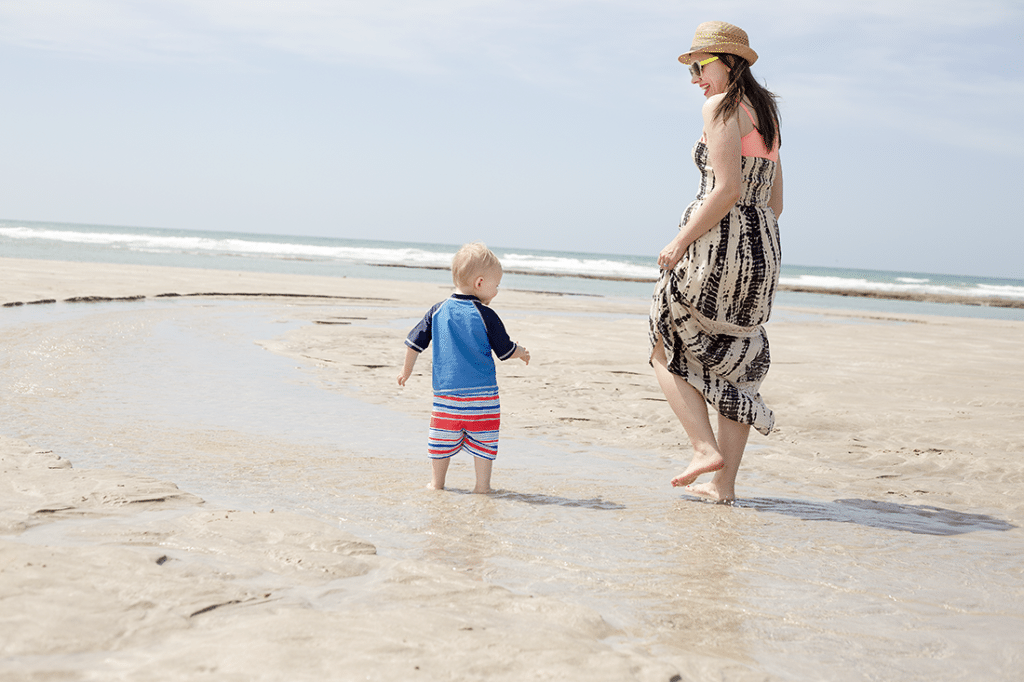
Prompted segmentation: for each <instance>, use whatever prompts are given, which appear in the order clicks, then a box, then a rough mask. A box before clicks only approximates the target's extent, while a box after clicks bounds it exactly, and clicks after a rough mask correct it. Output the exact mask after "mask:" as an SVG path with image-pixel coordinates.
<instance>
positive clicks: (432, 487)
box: [427, 481, 444, 490]
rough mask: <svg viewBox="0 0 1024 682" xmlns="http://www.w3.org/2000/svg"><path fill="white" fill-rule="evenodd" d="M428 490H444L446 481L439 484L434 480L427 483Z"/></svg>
mask: <svg viewBox="0 0 1024 682" xmlns="http://www.w3.org/2000/svg"><path fill="white" fill-rule="evenodd" d="M427 490H444V483H442V484H441V485H438V484H437V483H435V482H434V481H431V482H430V483H428V484H427Z"/></svg>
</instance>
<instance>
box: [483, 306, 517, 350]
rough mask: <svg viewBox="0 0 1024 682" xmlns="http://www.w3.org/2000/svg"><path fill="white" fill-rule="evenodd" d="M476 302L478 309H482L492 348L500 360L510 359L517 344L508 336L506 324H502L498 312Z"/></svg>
mask: <svg viewBox="0 0 1024 682" xmlns="http://www.w3.org/2000/svg"><path fill="white" fill-rule="evenodd" d="M474 303H475V304H476V309H477V310H478V311H480V317H482V318H483V321H484V327H486V328H487V340H488V341H489V342H490V344H491V350H492V351H494V354H495V355H497V356H498V359H499V360H508V359H509V358H510V357H512V354H513V353H515V352H516V348H517V345H516V343H515V341H513V340H512V339H510V338H508V332H506V331H505V325H504V324H502V322H501V318H500V317H498V313H496V312H494V311H493V310H491V309H490V308H488V307H487V306H485V305H484V304H483V303H481V302H480V301H474Z"/></svg>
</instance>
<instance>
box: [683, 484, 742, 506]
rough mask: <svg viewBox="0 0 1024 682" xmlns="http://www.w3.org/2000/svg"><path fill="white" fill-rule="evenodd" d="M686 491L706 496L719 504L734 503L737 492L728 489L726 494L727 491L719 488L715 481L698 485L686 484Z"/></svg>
mask: <svg viewBox="0 0 1024 682" xmlns="http://www.w3.org/2000/svg"><path fill="white" fill-rule="evenodd" d="M686 491H687V492H690V493H693V494H694V495H698V496H700V497H706V498H708V499H709V500H713V501H715V502H717V503H718V504H732V503H733V502H735V501H736V493H734V492H732V491H728V494H726V491H724V490H719V488H718V486H717V485H715V482H714V481H709V482H707V483H700V484H698V485H688V486H686Z"/></svg>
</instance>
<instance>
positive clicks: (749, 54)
mask: <svg viewBox="0 0 1024 682" xmlns="http://www.w3.org/2000/svg"><path fill="white" fill-rule="evenodd" d="M698 52H707V53H709V54H722V53H725V54H734V55H736V56H737V57H743V58H744V59H746V60H747V64H753V63H754V62H756V61H757V53H756V52H754V51H753V50H751V49H750V48H749V47H747V46H746V45H739V44H737V43H712V44H710V45H701V46H700V47H693V48H691V49H690V51H689V52H684V53H683V54H681V55H679V61H680V62H682V63H683V64H687V65H689V64H692V63H693V55H695V54H697V53H698Z"/></svg>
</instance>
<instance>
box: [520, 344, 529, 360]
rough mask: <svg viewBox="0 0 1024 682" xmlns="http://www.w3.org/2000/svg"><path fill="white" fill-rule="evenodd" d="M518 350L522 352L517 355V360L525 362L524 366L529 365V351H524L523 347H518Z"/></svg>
mask: <svg viewBox="0 0 1024 682" xmlns="http://www.w3.org/2000/svg"><path fill="white" fill-rule="evenodd" d="M519 350H520V351H522V352H521V353H520V354H519V359H520V360H522V361H523V362H525V363H526V364H530V351H528V350H526V347H525V346H519Z"/></svg>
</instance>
